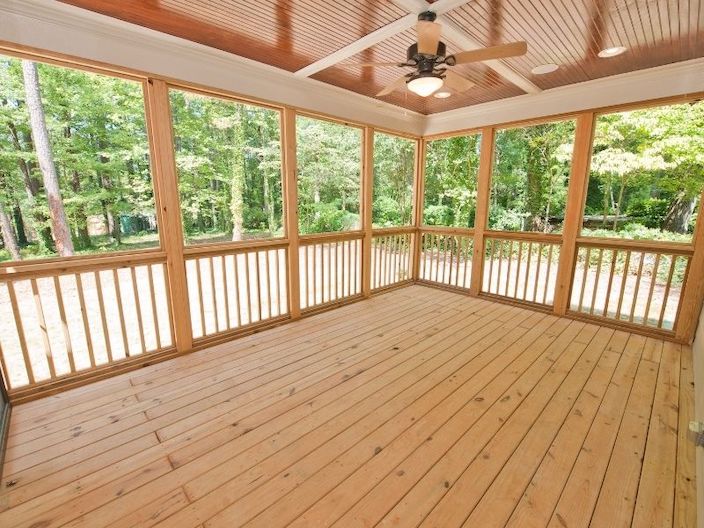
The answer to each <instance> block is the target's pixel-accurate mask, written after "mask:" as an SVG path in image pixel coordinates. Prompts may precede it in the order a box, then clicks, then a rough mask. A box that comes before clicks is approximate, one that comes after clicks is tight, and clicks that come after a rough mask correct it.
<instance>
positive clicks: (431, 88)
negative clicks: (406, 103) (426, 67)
mask: <svg viewBox="0 0 704 528" xmlns="http://www.w3.org/2000/svg"><path fill="white" fill-rule="evenodd" d="M406 84H407V86H408V89H409V90H410V91H412V92H413V93H415V94H417V95H420V96H421V97H428V96H429V95H432V94H433V93H434V92H437V91H438V90H439V89H440V88H441V87H442V84H443V81H442V77H440V76H439V75H437V74H434V73H430V72H421V73H419V74H418V75H416V76H414V77H412V78H411V80H410V81H408V82H407V83H406Z"/></svg>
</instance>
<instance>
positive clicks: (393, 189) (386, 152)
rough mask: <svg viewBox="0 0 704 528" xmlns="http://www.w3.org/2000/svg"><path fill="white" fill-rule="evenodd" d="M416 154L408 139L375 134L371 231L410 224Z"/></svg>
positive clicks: (412, 142) (413, 145)
mask: <svg viewBox="0 0 704 528" xmlns="http://www.w3.org/2000/svg"><path fill="white" fill-rule="evenodd" d="M415 151H416V149H415V142H414V141H412V140H410V139H405V138H401V137H397V136H391V135H388V134H382V133H379V132H376V133H375V134H374V190H373V204H372V224H373V225H374V227H394V226H404V225H410V224H411V223H412V220H413V218H412V214H413V176H414V162H415V159H414V158H415Z"/></svg>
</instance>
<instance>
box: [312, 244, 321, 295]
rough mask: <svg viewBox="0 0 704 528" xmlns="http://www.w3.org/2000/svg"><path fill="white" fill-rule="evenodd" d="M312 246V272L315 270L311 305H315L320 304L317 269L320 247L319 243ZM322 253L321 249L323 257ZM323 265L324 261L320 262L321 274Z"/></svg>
mask: <svg viewBox="0 0 704 528" xmlns="http://www.w3.org/2000/svg"><path fill="white" fill-rule="evenodd" d="M311 246H312V253H313V255H312V257H313V266H312V268H313V269H312V272H313V304H312V305H311V306H315V305H316V304H318V270H317V262H318V251H317V249H316V248H317V247H318V245H317V244H311ZM322 254H323V253H322V250H321V253H320V255H321V258H322ZM322 265H323V263H322V262H321V263H320V267H321V274H322ZM320 287H321V288H322V287H323V283H322V281H321V283H320ZM321 298H322V294H321Z"/></svg>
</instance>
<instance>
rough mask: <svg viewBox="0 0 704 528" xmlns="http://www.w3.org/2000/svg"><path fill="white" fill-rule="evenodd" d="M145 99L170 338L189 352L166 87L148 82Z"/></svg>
mask: <svg viewBox="0 0 704 528" xmlns="http://www.w3.org/2000/svg"><path fill="white" fill-rule="evenodd" d="M146 95H147V97H146V107H147V128H148V130H149V138H150V146H151V151H152V156H151V157H150V159H151V163H152V180H153V182H154V191H155V192H154V195H155V196H154V198H155V202H156V210H157V221H158V224H159V238H160V241H161V248H162V249H163V250H164V251H165V252H166V267H167V269H168V274H167V275H168V277H169V281H168V283H167V285H166V287H167V289H168V292H169V298H170V299H171V307H170V310H171V322H172V325H173V336H174V342H175V345H176V349H177V350H178V351H179V352H188V351H190V350H191V349H192V348H193V335H192V327H191V314H190V311H189V309H188V302H189V301H188V287H187V286H186V262H185V260H184V253H183V226H182V223H181V209H180V199H179V194H178V174H177V171H176V160H175V158H174V156H175V154H174V152H175V151H174V140H173V130H172V128H171V108H170V105H169V88H168V85H167V84H166V82H164V81H162V80H157V79H150V80H149V82H148V83H147V90H146ZM204 332H205V329H204Z"/></svg>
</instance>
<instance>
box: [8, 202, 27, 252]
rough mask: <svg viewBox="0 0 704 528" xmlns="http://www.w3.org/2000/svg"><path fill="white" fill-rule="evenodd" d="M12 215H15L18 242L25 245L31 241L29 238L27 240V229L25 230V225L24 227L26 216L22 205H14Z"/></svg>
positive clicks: (21, 245) (22, 245)
mask: <svg viewBox="0 0 704 528" xmlns="http://www.w3.org/2000/svg"><path fill="white" fill-rule="evenodd" d="M12 216H13V217H14V221H15V232H16V233H17V243H18V244H19V245H20V247H25V246H26V245H27V244H28V243H29V240H27V231H25V227H24V218H22V210H21V209H20V207H19V206H18V205H16V206H15V207H13V209H12Z"/></svg>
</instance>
